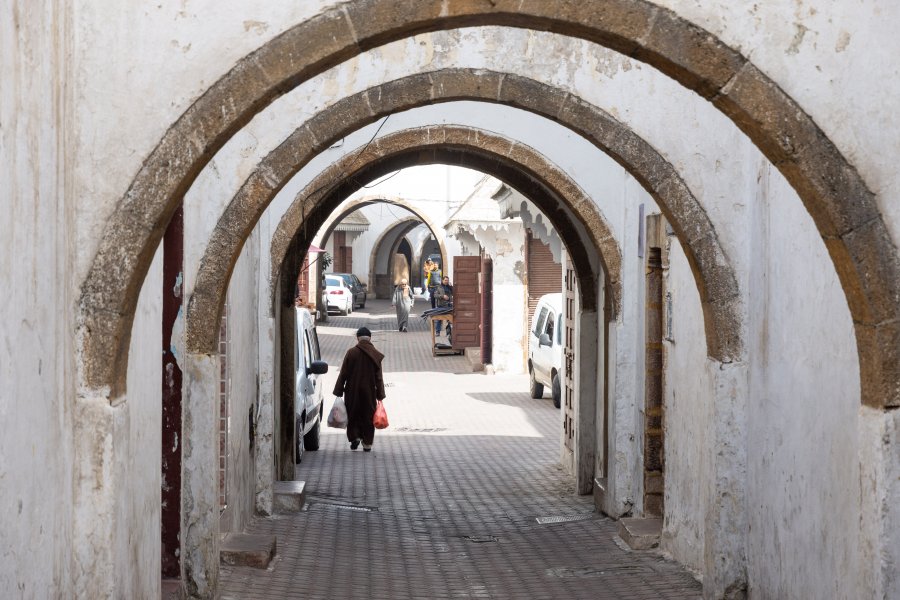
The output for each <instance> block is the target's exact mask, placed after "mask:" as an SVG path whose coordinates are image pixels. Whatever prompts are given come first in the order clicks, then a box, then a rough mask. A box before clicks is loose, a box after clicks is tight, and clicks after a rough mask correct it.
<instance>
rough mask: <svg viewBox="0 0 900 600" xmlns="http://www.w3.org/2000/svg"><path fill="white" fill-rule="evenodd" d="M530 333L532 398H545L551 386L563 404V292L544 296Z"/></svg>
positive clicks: (557, 404) (554, 400)
mask: <svg viewBox="0 0 900 600" xmlns="http://www.w3.org/2000/svg"><path fill="white" fill-rule="evenodd" d="M532 323H533V326H532V328H531V331H530V332H529V334H528V375H529V383H530V385H529V387H530V390H529V391H530V392H531V397H532V398H543V396H544V387H545V386H549V387H550V390H551V395H552V396H553V406H555V407H556V408H559V407H560V403H561V398H562V389H561V386H560V384H561V382H560V378H561V377H562V362H563V341H562V340H563V338H562V330H563V311H562V294H547V295H545V296H541V297H540V299H539V300H538V303H537V306H536V307H535V309H534V316H533V317H532Z"/></svg>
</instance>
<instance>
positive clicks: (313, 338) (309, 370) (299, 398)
mask: <svg viewBox="0 0 900 600" xmlns="http://www.w3.org/2000/svg"><path fill="white" fill-rule="evenodd" d="M296 311H297V340H296V341H297V343H296V346H295V352H294V367H295V369H294V370H295V373H296V377H295V380H294V384H295V385H294V393H295V397H294V410H295V413H296V418H297V419H296V423H297V424H296V427H297V429H296V440H297V451H296V452H297V454H296V460H297V462H300V458H301V457H302V456H303V451H304V450H318V449H319V430H320V428H321V423H322V412H323V399H324V394H323V392H322V377H321V375H324V374H325V373H327V372H328V363H326V362H325V361H323V360H322V354H321V352H320V350H319V336H318V335H316V324H315V321H314V320H313V318H312V315H311V314H310V312H309V311H308V310H306V309H305V308H297V309H296Z"/></svg>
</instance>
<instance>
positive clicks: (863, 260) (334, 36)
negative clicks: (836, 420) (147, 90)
mask: <svg viewBox="0 0 900 600" xmlns="http://www.w3.org/2000/svg"><path fill="white" fill-rule="evenodd" d="M477 25H499V26H510V27H523V28H531V29H536V30H547V31H551V32H554V33H559V34H562V35H567V36H572V37H577V38H582V39H586V40H589V41H592V42H595V43H598V44H602V45H604V46H606V47H608V48H611V49H613V50H616V51H618V52H621V53H623V54H626V55H628V56H631V57H633V58H635V59H636V60H640V61H643V62H645V63H647V64H649V65H651V66H653V67H654V68H656V69H658V70H659V71H660V72H662V73H664V74H666V75H668V76H670V77H672V78H673V79H675V80H676V81H678V82H679V83H680V84H682V85H684V86H685V87H687V88H688V89H690V90H692V91H695V92H696V93H698V94H700V95H701V96H703V97H704V98H707V99H709V100H710V101H711V102H712V103H713V104H714V106H716V107H717V108H718V109H719V110H721V111H722V112H723V113H724V114H726V115H727V116H728V117H729V118H730V119H731V120H732V121H734V122H735V123H736V124H737V126H738V127H740V128H741V129H742V130H743V131H744V132H745V133H746V134H747V135H748V136H749V137H750V139H751V140H752V141H753V142H754V143H755V144H756V145H757V146H758V147H759V148H760V149H761V151H762V152H763V153H764V154H765V155H766V156H767V157H768V158H769V160H771V161H772V163H773V164H774V165H776V166H777V168H778V169H779V170H780V171H781V172H782V173H783V174H784V176H785V177H786V178H787V180H788V181H789V182H790V184H791V185H792V186H793V187H794V189H795V190H796V191H797V193H798V194H799V196H800V198H801V199H802V201H803V202H804V205H805V206H806V208H807V210H808V211H809V213H810V215H811V216H812V218H813V221H814V222H815V224H816V227H817V228H818V230H819V232H820V234H821V235H822V236H823V238H824V239H825V242H826V245H827V247H828V250H829V253H830V255H831V257H832V260H833V262H834V264H835V268H836V270H837V273H838V275H839V277H840V280H841V284H842V286H843V289H844V293H845V296H846V297H847V302H848V304H849V307H850V312H851V315H852V317H853V320H854V324H855V331H856V337H857V346H858V351H859V356H860V378H861V380H862V382H863V384H862V399H863V402H865V403H866V404H870V405H873V406H887V405H891V406H895V405H898V404H900V361H898V360H897V358H898V357H897V353H898V351H897V348H898V347H900V257H898V255H897V248H896V246H895V245H894V242H893V240H892V239H891V236H890V233H889V232H888V230H887V228H886V226H885V224H884V219H883V217H882V215H881V213H880V211H879V210H878V207H877V204H876V202H875V197H874V194H873V193H872V192H871V191H870V190H869V189H868V188H867V186H866V184H865V182H864V181H863V179H862V177H861V176H860V175H859V174H858V173H857V171H856V170H855V169H854V168H853V166H852V165H851V164H850V163H849V161H847V159H846V158H844V156H843V155H842V154H841V153H840V151H839V150H838V148H837V147H835V145H834V144H833V143H832V142H831V141H830V140H829V139H828V138H827V136H826V135H825V134H824V133H823V132H822V130H821V129H820V128H819V127H818V126H817V125H816V123H815V122H814V121H813V120H812V118H810V117H809V116H808V115H807V114H806V113H805V112H804V111H803V109H802V108H801V107H800V105H799V104H798V103H797V102H795V101H794V100H793V99H792V98H791V97H790V96H789V95H788V94H786V93H785V92H784V91H783V90H782V89H780V88H779V87H778V86H777V84H775V82H774V81H772V80H771V79H770V78H769V77H767V76H766V75H765V74H764V73H763V72H762V71H760V70H759V69H758V68H757V67H756V66H755V65H754V64H753V63H752V62H751V61H749V60H748V59H747V58H746V57H745V56H743V55H742V54H740V53H739V52H737V51H735V50H733V49H732V48H730V47H728V46H727V45H726V44H725V43H723V42H722V41H721V40H719V39H718V38H717V37H716V36H715V35H713V34H712V33H710V32H709V31H706V30H704V29H703V28H701V27H699V26H697V25H695V24H693V23H691V22H689V21H687V20H686V19H683V18H681V17H679V16H678V15H677V14H676V13H675V12H674V11H672V10H669V9H666V8H662V7H659V6H656V5H654V4H653V3H651V2H648V1H647V0H619V1H617V2H608V1H604V0H584V1H582V2H577V3H567V4H564V5H559V4H557V3H546V2H521V1H520V0H515V1H513V0H496V1H494V2H489V3H471V2H464V3H448V2H446V1H444V0H415V1H412V0H408V1H405V2H398V1H397V0H360V1H358V2H353V3H344V4H340V5H339V6H335V7H332V8H330V9H327V10H325V11H323V12H322V13H320V14H319V15H316V16H315V17H313V18H310V19H309V20H306V21H304V22H302V23H299V24H297V25H295V26H293V27H291V28H290V29H287V30H286V31H285V32H283V33H282V34H280V35H279V36H277V37H275V38H274V39H272V40H270V41H269V42H267V43H266V44H264V45H263V46H261V47H260V48H259V49H257V50H256V51H254V52H253V53H251V54H249V55H247V56H246V57H245V58H243V59H241V60H240V61H238V63H237V64H236V65H235V66H234V67H233V68H232V69H231V70H230V71H229V72H228V73H226V74H225V75H223V76H222V77H221V78H220V79H219V80H218V81H217V82H216V83H215V84H213V85H212V86H211V87H210V88H209V89H208V90H207V91H206V93H204V94H203V95H202V96H200V97H199V98H198V99H197V100H196V101H195V102H194V104H192V105H191V106H190V107H189V108H188V109H187V110H186V111H185V112H184V113H183V114H182V116H181V117H179V119H178V120H177V121H176V122H175V123H174V124H173V125H172V126H171V127H170V128H169V129H168V130H167V132H166V133H165V135H164V136H163V138H162V139H161V140H160V142H159V144H158V145H157V146H156V147H155V148H154V150H153V151H152V152H151V153H150V155H149V156H148V158H147V160H146V161H145V162H144V164H143V165H142V167H141V169H140V170H139V172H138V173H137V175H136V176H135V179H134V180H133V181H132V183H131V185H130V187H129V189H128V191H127V192H126V194H125V196H124V197H123V198H122V200H121V201H120V202H119V204H118V206H117V207H116V210H115V212H114V213H113V215H112V216H111V218H110V219H109V221H108V223H107V226H106V229H105V231H104V235H103V237H102V239H101V241H100V246H99V249H98V252H97V255H96V256H95V258H94V261H93V262H92V264H91V267H90V269H89V271H88V274H87V277H86V279H85V281H84V283H83V285H82V287H81V298H80V301H79V318H78V328H79V339H80V340H81V344H82V364H81V367H82V368H81V371H80V375H81V377H82V378H83V381H82V383H83V385H85V386H87V387H88V388H93V389H95V390H98V391H101V390H103V389H104V388H107V387H108V391H107V392H101V393H102V394H103V395H108V396H110V397H111V398H114V397H116V396H118V395H120V394H122V393H123V392H124V387H125V373H126V364H127V354H128V344H129V339H130V331H131V323H132V320H133V318H134V311H135V305H136V303H137V297H138V294H139V292H140V288H141V283H142V282H143V279H144V277H145V275H146V272H147V269H148V268H149V264H150V261H151V260H152V257H153V254H154V252H155V249H156V248H157V246H158V245H159V242H160V240H161V239H162V235H163V232H164V230H165V228H166V225H167V224H168V222H169V220H170V219H171V217H172V214H173V213H174V211H175V209H176V208H177V206H178V204H179V202H180V201H181V198H182V196H183V195H184V193H185V191H186V190H187V189H188V188H189V187H190V185H191V184H192V182H193V181H194V179H195V178H196V176H197V175H198V174H199V173H200V171H201V170H202V168H203V167H204V166H205V165H206V164H207V163H208V161H209V160H210V159H211V158H212V156H213V155H214V154H215V153H216V152H217V151H218V150H219V149H220V148H221V147H222V146H223V145H224V144H225V142H226V141H227V140H228V139H229V138H230V137H231V136H232V135H234V134H235V133H236V132H237V131H238V130H239V129H240V128H241V127H243V126H244V125H246V124H247V123H248V122H249V121H250V120H251V119H252V118H253V116H254V115H256V114H257V113H259V112H260V111H261V110H263V109H264V108H265V107H266V106H268V105H269V104H270V103H271V102H272V101H273V100H275V98H277V97H279V96H280V95H282V94H284V93H285V92H287V91H288V90H290V89H292V88H294V87H296V86H297V85H299V84H300V83H302V82H304V81H307V80H309V79H310V78H311V77H313V76H315V75H317V74H319V73H322V72H324V71H325V70H327V69H328V68H330V67H333V66H335V65H337V64H339V63H340V62H341V61H343V60H346V59H348V58H350V57H352V56H355V55H358V54H360V53H362V52H365V51H366V50H368V49H370V48H374V47H377V46H379V45H382V44H385V43H388V42H391V41H394V40H398V39H402V38H404V37H408V36H411V35H414V34H418V33H424V32H428V31H436V30H445V29H452V28H455V27H463V26H477ZM512 88H513V89H509V88H508V87H506V86H499V87H498V89H497V91H498V92H499V93H498V95H497V96H496V97H495V101H498V102H504V101H506V102H508V103H510V104H517V102H516V96H517V93H516V92H523V91H527V90H516V89H515V86H512ZM510 92H512V94H510ZM385 98H390V96H387V97H385V96H374V97H373V98H371V100H372V102H373V110H375V111H377V108H376V107H377V105H379V104H380V103H381V102H382V101H384V100H385ZM555 108H556V109H557V113H556V114H558V115H559V116H560V117H564V114H565V113H566V111H567V110H568V106H567V104H566V103H563V104H559V105H556V106H555ZM560 120H563V119H562V118H561V119H560ZM303 135H304V137H305V138H306V145H307V146H309V147H311V148H313V149H315V150H321V149H323V148H324V146H323V142H322V140H321V139H320V138H319V137H318V136H317V135H316V134H315V130H313V129H308V130H307V131H305V132H304V134H303ZM326 143H327V142H326ZM701 295H702V293H701ZM707 325H708V326H709V324H707ZM729 350H739V345H738V347H736V348H730V349H729ZM726 354H728V355H733V354H734V352H730V351H729V352H726Z"/></svg>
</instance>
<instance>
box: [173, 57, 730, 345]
mask: <svg viewBox="0 0 900 600" xmlns="http://www.w3.org/2000/svg"><path fill="white" fill-rule="evenodd" d="M473 77H474V78H475V79H476V80H477V81H482V80H483V83H484V86H483V87H477V88H473V87H472V86H471V83H472V81H471V80H472V78H473ZM501 83H502V87H503V88H504V89H506V90H509V89H510V88H512V87H513V86H514V85H518V86H521V87H524V88H527V89H528V93H525V91H524V90H522V93H521V94H517V95H516V98H517V99H516V101H515V102H512V101H511V103H512V104H514V105H516V106H520V107H521V106H524V107H525V108H527V109H529V110H531V111H533V112H536V113H538V114H543V115H545V116H548V117H551V118H554V119H557V120H561V119H560V117H559V116H557V115H556V111H555V109H554V108H553V106H554V105H556V104H558V103H564V102H568V103H569V108H568V110H567V111H566V115H567V116H568V118H569V119H571V120H566V121H563V124H565V125H566V126H568V127H569V128H571V129H574V130H575V131H577V132H578V133H580V134H582V135H583V136H584V137H586V138H587V139H588V140H590V141H591V142H593V143H594V144H596V145H597V146H598V147H600V148H602V149H603V150H604V151H606V152H607V153H609V154H610V155H611V156H613V157H614V158H615V159H616V160H617V161H618V162H620V164H622V165H623V166H624V167H625V168H626V169H628V170H629V172H631V173H632V174H633V175H634V176H635V178H636V179H637V180H638V181H639V182H641V184H642V185H644V186H645V188H646V189H647V191H648V192H649V193H650V194H651V196H653V198H654V200H656V201H657V203H658V204H659V206H660V208H661V209H662V210H663V212H664V214H666V217H667V218H668V219H669V220H670V222H671V223H672V224H673V227H674V228H675V231H676V233H677V234H678V235H679V241H680V242H681V243H682V245H683V246H684V248H685V250H686V252H687V253H688V256H689V257H690V260H691V266H692V268H693V270H694V272H695V275H696V276H697V280H698V288H699V290H700V294H701V298H702V299H703V304H704V311H705V320H706V322H707V330H706V331H707V348H708V352H709V355H710V356H711V357H712V358H715V359H717V360H723V361H725V362H730V361H732V360H734V359H735V357H737V356H738V355H739V351H740V348H741V341H740V336H741V328H740V325H739V322H740V315H739V313H740V308H739V305H740V299H739V294H738V289H737V279H736V278H735V276H734V273H733V271H732V269H731V266H730V263H729V261H728V259H727V256H726V255H725V252H724V250H723V249H722V248H721V244H720V243H719V240H718V238H717V236H716V234H715V231H714V230H713V227H712V225H711V223H710V222H709V219H708V217H707V216H706V214H705V212H704V211H703V209H702V208H701V207H700V206H699V203H698V202H697V200H696V199H695V198H694V197H693V195H692V194H691V193H690V191H689V190H688V189H687V187H686V186H685V184H684V182H683V181H682V180H681V178H680V177H679V176H678V175H677V173H676V172H675V170H674V168H673V167H672V166H671V165H670V164H669V163H668V162H667V161H665V159H663V158H662V157H661V156H660V155H659V154H658V153H656V152H655V151H654V150H653V148H652V147H650V146H649V145H648V144H647V143H646V142H644V141H643V140H641V139H640V138H638V137H637V136H635V135H634V134H633V133H632V132H630V131H629V130H628V129H627V128H625V127H623V126H622V125H621V124H619V123H618V122H617V121H616V120H615V119H613V118H612V117H611V116H609V115H608V114H606V113H605V112H603V111H602V110H600V109H597V108H596V107H593V106H591V105H590V104H587V103H585V102H583V101H581V102H576V101H575V100H574V99H573V98H572V96H571V94H569V93H568V92H561V91H559V90H554V89H553V88H551V87H549V86H545V85H543V84H539V83H537V82H535V81H533V80H529V79H526V78H522V77H518V76H514V75H502V74H497V73H485V72H482V71H477V72H476V71H468V70H453V69H451V70H446V71H440V72H435V73H429V74H426V75H422V76H412V77H410V78H407V79H404V80H400V81H398V82H393V83H392V84H388V85H385V86H379V87H378V88H377V89H371V90H367V91H366V92H363V93H361V94H357V95H355V96H353V97H351V98H347V99H345V100H343V101H341V102H340V103H338V104H336V105H335V106H333V107H331V108H329V109H326V110H325V111H323V112H322V113H320V114H319V115H318V116H317V117H316V118H314V119H313V120H312V121H311V122H310V123H308V124H306V125H305V126H303V127H301V128H300V129H298V130H297V131H295V132H294V133H293V134H292V135H291V136H289V137H288V138H287V139H286V140H285V142H283V143H282V144H281V145H280V146H279V147H278V148H277V149H275V150H273V151H272V152H271V153H270V154H269V155H268V156H267V158H266V159H265V160H264V161H263V163H261V165H260V167H259V168H258V169H257V170H256V171H255V172H254V174H253V175H251V177H250V178H249V179H248V181H247V183H245V184H244V186H242V188H241V190H240V191H239V192H238V195H237V196H236V197H235V198H234V199H233V200H232V202H231V203H230V205H229V208H228V209H226V211H225V213H224V214H223V216H222V218H221V219H220V222H219V225H218V226H217V228H216V231H214V233H213V236H212V241H211V246H216V247H220V248H222V247H232V248H234V250H232V251H231V252H230V253H222V252H221V251H216V252H212V253H208V254H207V255H206V256H205V257H204V259H203V261H202V263H201V268H200V272H199V274H198V280H197V286H196V287H195V290H194V294H193V296H192V301H191V302H192V304H191V306H189V315H190V314H193V315H194V317H193V318H191V319H189V322H188V333H187V343H188V347H189V348H195V349H198V350H200V349H208V348H213V347H214V342H213V340H212V338H211V337H210V330H209V326H208V324H209V323H211V319H215V314H216V313H211V312H210V311H209V310H208V308H206V307H209V306H214V305H216V304H218V303H219V302H218V300H217V298H220V297H221V295H222V289H223V286H224V285H226V283H227V279H222V277H221V275H222V273H227V272H228V271H229V270H230V267H231V265H233V264H234V263H233V261H234V260H235V259H236V256H237V252H239V250H240V243H239V239H240V238H238V237H235V234H234V231H235V230H239V231H242V232H244V233H243V234H242V235H246V234H247V232H249V231H250V229H252V226H253V224H254V223H255V222H256V220H257V219H258V218H259V215H260V214H261V213H262V211H263V210H264V209H265V206H267V205H268V203H269V202H270V201H271V198H272V197H274V195H275V193H277V191H278V190H279V189H280V188H281V186H283V185H284V182H285V181H286V179H287V178H289V177H290V176H292V175H293V174H294V173H295V172H296V171H297V170H299V168H300V166H302V164H305V162H306V161H308V160H309V158H311V154H312V153H313V151H312V150H309V149H308V147H307V146H306V145H305V144H306V142H307V141H308V140H307V136H308V133H307V132H308V131H309V130H310V129H315V130H319V131H320V135H324V134H323V132H322V129H323V128H327V127H334V126H338V127H339V128H340V133H338V134H336V136H337V137H339V135H341V134H342V133H346V131H348V129H344V128H345V127H347V126H348V123H349V120H348V116H347V115H348V112H349V113H350V114H358V113H360V112H361V113H362V114H359V115H358V118H359V122H358V124H359V125H362V124H367V123H370V122H372V121H373V120H374V118H375V116H378V115H381V114H390V112H393V111H395V110H402V109H407V108H411V107H414V106H417V105H420V104H427V103H433V102H437V101H449V100H454V99H457V100H458V99H480V100H488V101H495V100H494V98H495V97H496V95H497V94H498V93H499V89H500V86H501ZM396 87H408V88H410V89H409V90H408V91H407V92H406V93H405V94H404V95H398V94H396V93H395V92H394V91H392V90H393V88H396ZM417 94H418V95H417ZM441 94H442V95H441ZM373 95H377V96H378V97H382V98H385V100H384V103H383V104H382V105H381V107H380V108H381V109H382V110H383V111H384V112H383V113H382V112H381V111H378V112H377V114H376V115H372V114H371V113H370V112H369V111H370V110H371V109H370V101H369V99H368V98H369V97H371V96H373ZM390 102H395V104H389V103H390ZM545 111H546V112H545ZM313 121H314V122H315V123H313ZM334 121H337V123H334ZM328 139H332V138H331V137H329V138H328ZM376 141H377V140H376ZM517 148H523V147H522V146H521V145H519V146H517ZM515 149H516V148H513V149H512V150H510V149H503V150H502V151H501V150H499V149H498V150H497V151H496V152H495V154H497V155H498V156H499V157H501V158H502V159H504V160H515V158H516V157H515V155H514V153H513V152H514V150H515ZM304 150H305V151H306V155H307V156H309V158H305V157H304V158H303V159H298V158H297V156H298V153H299V152H302V151H304ZM505 155H508V156H505ZM288 156H290V157H292V158H291V159H288ZM272 167H275V168H280V169H283V170H285V171H286V172H285V173H284V174H283V175H282V176H281V177H282V178H281V179H279V180H278V181H279V182H280V183H277V184H276V185H275V187H274V188H272V187H270V186H269V185H268V184H266V185H261V184H262V180H263V179H265V180H267V181H271V180H272V176H273V172H272ZM333 181H334V180H333ZM514 187H515V186H514ZM313 189H316V190H317V194H323V193H325V192H326V191H327V189H326V187H320V188H313ZM545 212H546V213H547V214H548V216H551V218H552V215H553V213H554V211H553V210H552V209H550V208H547V210H545ZM301 214H306V212H305V211H301ZM582 222H585V221H582ZM316 225H317V224H316V223H312V226H313V229H316ZM589 229H592V227H589ZM558 230H560V231H564V230H565V229H564V228H562V227H558ZM573 258H574V259H575V260H578V259H579V257H577V256H574V255H573ZM581 272H585V271H584V270H581ZM607 272H609V273H610V274H611V275H614V274H615V272H616V269H615V268H607ZM582 288H583V289H584V288H585V286H582ZM614 299H615V304H618V294H616V293H614ZM588 304H589V305H593V304H594V302H593V301H590V302H588ZM201 306H202V307H203V308H198V307H201ZM201 332H205V333H201Z"/></svg>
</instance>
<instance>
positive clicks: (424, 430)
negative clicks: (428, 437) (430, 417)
mask: <svg viewBox="0 0 900 600" xmlns="http://www.w3.org/2000/svg"><path fill="white" fill-rule="evenodd" d="M394 431H405V432H406V433H437V432H439V431H447V428H446V427H406V426H404V427H395V428H394Z"/></svg>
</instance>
